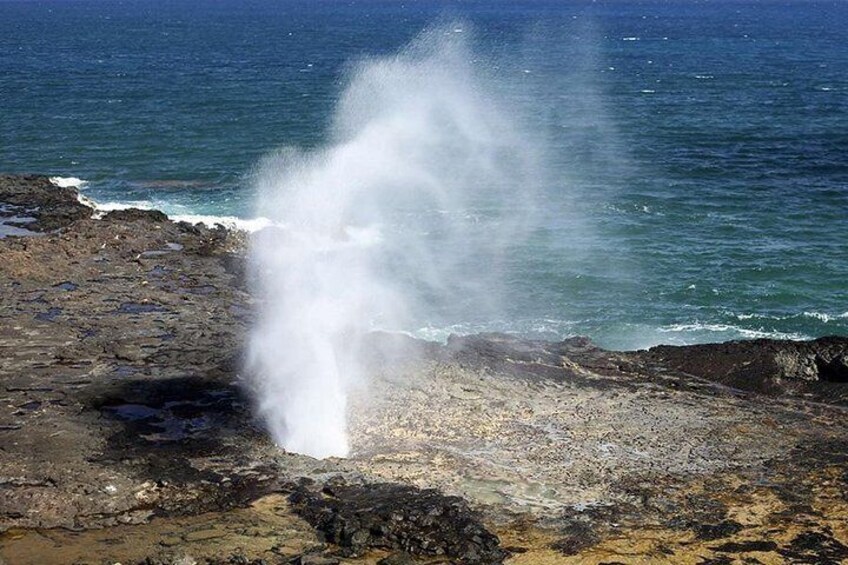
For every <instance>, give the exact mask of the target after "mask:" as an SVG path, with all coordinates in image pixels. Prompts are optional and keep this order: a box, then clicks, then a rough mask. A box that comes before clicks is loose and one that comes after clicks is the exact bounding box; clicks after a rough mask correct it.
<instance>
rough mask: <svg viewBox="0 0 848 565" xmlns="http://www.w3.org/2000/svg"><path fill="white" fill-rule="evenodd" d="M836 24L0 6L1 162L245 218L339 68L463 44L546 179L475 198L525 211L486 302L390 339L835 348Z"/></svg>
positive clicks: (542, 6) (431, 4) (680, 16)
mask: <svg viewBox="0 0 848 565" xmlns="http://www.w3.org/2000/svg"><path fill="white" fill-rule="evenodd" d="M846 26H848V2H844V1H837V2H818V1H799V0H790V1H786V2H784V1H769V0H766V1H759V2H752V1H749V0H734V1H729V0H720V1H694V0H692V1H689V0H680V1H675V2H665V1H656V0H634V1H626V0H614V1H592V2H590V1H586V0H576V1H573V2H564V1H563V2H553V1H545V0H538V1H530V0H522V1H510V2H507V1H497V0H486V1H483V0H479V1H477V0H475V1H451V2H448V1H436V0H432V1H412V0H364V1H347V2H342V1H335V0H323V1H305V0H304V1H291V0H280V1H271V0H249V1H246V2H245V1H235V0H215V1H212V0H210V1H204V2H194V1H188V0H185V1H174V2H153V1H151V0H133V1H113V0H79V1H76V0H46V1H38V0H25V1H9V0H2V1H0V170H2V171H4V172H35V173H45V174H50V175H53V176H56V177H62V178H65V179H72V178H75V179H80V180H81V181H84V182H82V184H81V187H82V193H83V194H84V195H85V196H86V197H88V198H91V199H93V200H95V201H96V202H97V203H98V204H99V205H100V206H101V207H103V208H104V209H109V208H116V207H125V206H141V207H152V208H158V209H161V210H163V211H165V212H166V213H168V214H169V215H172V216H174V217H178V218H186V219H190V220H206V221H216V220H217V221H223V222H226V223H228V224H229V225H238V226H241V227H245V228H247V229H255V228H257V227H259V226H262V225H265V224H266V223H267V221H265V220H263V219H262V218H264V217H265V216H266V212H267V210H264V209H263V208H262V205H261V203H259V204H258V203H257V198H256V194H255V193H256V186H257V178H258V176H261V170H262V163H263V162H265V161H266V160H267V156H268V155H269V154H273V153H274V152H277V151H279V150H280V148H282V147H289V148H298V150H299V151H301V152H306V153H308V152H315V151H321V150H322V148H326V147H327V146H328V145H332V144H333V143H338V140H337V139H334V133H333V132H334V128H335V126H334V122H335V121H338V115H339V103H340V100H341V99H342V98H343V95H344V93H345V91H346V89H347V88H348V87H349V85H350V76H351V74H352V73H355V69H356V68H358V67H357V65H361V64H362V62H363V61H374V60H377V61H380V60H389V59H390V58H391V57H392V56H393V54H395V53H398V52H402V50H403V49H404V46H406V45H408V44H409V43H410V42H411V41H415V40H416V38H417V37H420V36H421V34H422V31H424V30H429V31H428V32H426V33H430V34H431V35H432V34H436V35H438V34H443V35H451V34H453V35H462V36H463V37H464V38H465V39H463V42H464V44H465V45H466V49H467V51H464V52H465V53H467V56H466V59H467V60H466V61H465V63H467V65H468V67H467V69H472V70H473V72H474V73H477V72H479V73H480V74H481V75H483V76H485V77H486V80H485V81H484V82H485V83H486V84H487V85H492V86H491V88H493V89H494V90H495V91H496V95H497V97H498V99H500V100H503V101H506V103H505V104H503V105H502V108H503V109H505V110H504V113H507V114H515V115H514V116H510V119H514V120H516V121H517V122H519V123H520V124H521V125H522V128H523V129H522V131H526V132H529V133H528V135H531V136H532V137H533V142H534V143H535V144H536V145H538V146H539V147H540V149H539V151H538V157H539V159H538V168H539V171H540V175H539V178H541V179H543V182H542V183H541V186H540V188H539V190H534V191H533V192H532V194H531V193H530V192H529V191H527V190H526V187H524V186H520V185H517V186H514V187H513V188H511V192H510V193H506V192H503V191H499V192H497V195H498V198H497V200H496V201H493V202H489V203H487V206H488V208H487V210H488V211H489V212H491V213H492V214H494V215H496V216H498V217H502V216H505V215H508V213H510V212H511V211H513V210H515V209H520V208H522V207H524V206H525V205H526V206H530V204H532V208H533V210H534V211H533V215H532V218H533V220H532V222H530V223H529V224H528V225H526V226H524V227H523V231H522V235H521V237H520V238H518V239H516V241H515V242H514V244H513V245H511V246H510V247H509V248H508V249H507V250H506V251H508V254H507V257H506V260H505V262H504V265H506V268H504V271H503V273H502V275H503V276H502V277H501V284H500V286H499V288H498V293H497V294H498V300H497V303H498V307H497V308H494V309H493V308H486V309H480V308H478V307H476V306H475V302H474V301H473V300H467V299H466V298H467V297H464V298H463V299H462V300H457V301H456V302H459V304H449V307H445V305H444V304H442V305H441V307H440V308H438V309H435V310H433V311H432V312H426V311H424V312H419V313H418V314H417V315H416V316H415V317H414V318H413V319H411V320H408V327H406V328H404V329H406V330H407V331H410V332H412V333H414V334H415V335H419V336H422V337H429V338H434V339H442V338H444V337H445V336H446V335H447V334H449V333H471V332H478V331H504V332H514V333H518V334H521V335H525V336H529V337H539V338H546V339H559V338H563V337H568V336H574V335H585V336H589V337H590V338H592V339H593V340H594V341H595V342H597V343H598V344H600V345H603V346H606V347H611V348H621V349H633V348H642V347H648V346H652V345H655V344H659V343H670V344H686V343H698V342H710V341H722V340H728V339H742V338H757V337H774V338H790V339H803V338H811V337H817V336H823V335H831V334H840V335H848V41H846V40H845V29H846ZM460 68H464V67H460ZM447 74H448V75H449V74H450V73H447ZM440 76H441V75H440ZM434 80H436V79H434ZM445 80H456V81H458V82H459V83H461V82H462V80H463V78H462V77H461V76H458V77H457V76H448V77H447V78H446V79H445ZM425 84H426V82H425ZM435 86H437V85H434V89H433V90H434V92H441V90H440V89H439V88H435ZM420 90H427V87H426V86H425V87H424V88H422V89H420ZM380 100H382V98H381V97H378V98H377V100H375V105H378V104H379V103H380ZM483 100H484V102H482V103H483V104H485V97H484V98H483ZM374 111H375V112H379V111H380V108H379V107H376V108H374ZM434 116H435V118H434V119H439V118H438V116H439V113H438V112H437V113H436V114H434ZM68 182H73V181H68ZM407 212H408V210H407ZM420 212H421V214H422V215H423V216H424V217H426V215H427V213H430V212H433V210H420ZM436 212H438V211H436ZM477 212H479V213H480V214H483V215H485V214H486V213H487V212H486V210H482V211H481V210H477V211H475V210H471V211H469V214H468V216H467V217H468V218H471V219H472V220H473V219H474V218H475V217H476V216H475V214H476V213H477ZM472 223H473V222H472ZM416 225H417V226H419V227H420V226H421V225H422V223H421V222H417V223H416ZM471 232H473V229H472V230H471ZM471 232H469V233H471ZM473 241H474V238H473V237H471V238H470V239H469V243H468V245H469V246H473ZM471 251H473V247H472V248H471ZM465 260H466V261H468V262H470V264H469V265H466V266H465V271H464V272H468V273H473V272H475V271H478V272H479V271H482V270H485V269H486V265H485V264H483V262H482V260H481V264H479V265H477V264H474V254H473V253H470V254H469V257H467V258H466V259H465ZM478 291H480V289H478ZM449 302H450V301H449V300H448V303H449Z"/></svg>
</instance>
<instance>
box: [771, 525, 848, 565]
mask: <svg viewBox="0 0 848 565" xmlns="http://www.w3.org/2000/svg"><path fill="white" fill-rule="evenodd" d="M780 554H781V555H782V556H783V557H785V558H786V559H787V560H788V561H790V562H791V563H809V564H810V565H812V564H822V565H824V564H830V563H832V564H834V565H836V564H839V563H844V562H845V560H846V559H848V547H846V546H845V545H844V544H842V543H841V542H839V540H837V539H835V538H834V537H833V535H832V534H831V533H830V532H829V531H827V532H803V533H801V534H798V535H797V536H796V537H795V538H794V539H793V540H792V542H791V543H790V544H789V547H786V548H783V549H781V550H780Z"/></svg>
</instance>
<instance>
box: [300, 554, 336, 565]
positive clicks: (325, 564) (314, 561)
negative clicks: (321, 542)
mask: <svg viewBox="0 0 848 565" xmlns="http://www.w3.org/2000/svg"><path fill="white" fill-rule="evenodd" d="M289 563H290V564H291V565H339V563H341V561H339V560H338V559H336V558H335V557H326V556H324V555H320V554H314V553H308V554H305V555H298V556H297V557H295V558H293V559H292V560H291V561H289Z"/></svg>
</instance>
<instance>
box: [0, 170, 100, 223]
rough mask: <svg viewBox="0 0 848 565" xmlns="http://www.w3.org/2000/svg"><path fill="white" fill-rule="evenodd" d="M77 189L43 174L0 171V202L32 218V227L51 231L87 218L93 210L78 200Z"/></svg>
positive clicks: (15, 213) (17, 213) (19, 213)
mask: <svg viewBox="0 0 848 565" xmlns="http://www.w3.org/2000/svg"><path fill="white" fill-rule="evenodd" d="M78 196H79V195H78V193H77V191H76V189H74V188H72V187H61V186H56V185H55V184H53V182H51V180H50V178H49V177H46V176H42V175H0V204H3V205H5V206H6V207H9V208H10V209H11V213H12V214H13V215H16V216H27V217H31V218H35V221H33V222H30V223H27V224H26V226H25V227H26V229H27V230H31V231H52V230H56V229H60V228H64V227H67V226H69V225H70V224H72V223H74V222H76V221H77V220H82V219H85V218H90V217H91V215H92V214H93V213H94V210H93V209H92V208H91V207H89V206H86V205H85V204H83V203H81V202H80V201H79V198H78Z"/></svg>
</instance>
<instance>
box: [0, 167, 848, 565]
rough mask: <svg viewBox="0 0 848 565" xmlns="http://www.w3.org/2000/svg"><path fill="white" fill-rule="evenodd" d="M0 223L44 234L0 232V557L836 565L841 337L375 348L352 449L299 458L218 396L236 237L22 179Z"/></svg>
mask: <svg viewBox="0 0 848 565" xmlns="http://www.w3.org/2000/svg"><path fill="white" fill-rule="evenodd" d="M0 204H4V205H5V207H4V208H3V210H4V212H3V213H4V214H5V215H6V217H7V220H8V218H10V217H13V218H16V219H14V220H11V221H10V222H9V223H6V224H5V225H10V226H11V227H15V228H19V229H27V230H28V231H35V230H44V231H45V232H48V233H43V234H42V235H38V236H29V237H9V238H2V239H0V285H2V287H3V288H4V293H3V296H2V302H0V316H2V318H3V319H2V324H0V346H2V351H3V356H4V363H3V368H2V369H0V380H2V382H3V387H4V388H3V390H2V392H3V394H4V400H5V402H4V404H3V407H2V409H0V438H2V440H3V449H2V450H0V485H2V488H3V489H4V491H5V493H6V495H5V496H4V497H2V498H3V500H2V502H0V532H2V533H0V560H6V561H7V562H9V563H49V562H51V555H52V556H53V557H52V559H53V560H54V561H52V562H57V563H58V562H64V561H61V560H63V559H65V557H57V556H56V555H55V553H56V546H57V545H58V546H59V547H62V548H65V549H66V550H67V551H68V552H70V553H68V554H67V555H74V556H76V557H75V558H79V559H81V560H83V561H84V562H86V561H87V562H101V561H103V560H106V559H109V560H113V561H117V560H120V561H121V562H123V563H135V562H138V563H141V562H145V559H147V562H148V563H150V562H153V563H177V562H179V559H183V558H184V557H185V556H189V557H190V558H191V559H193V560H194V561H196V562H199V563H244V562H249V563H259V561H258V560H259V559H264V560H265V561H264V562H266V563H289V562H291V563H298V562H299V563H313V564H315V563H333V562H343V563H377V562H380V560H384V561H382V562H383V563H386V564H390V563H396V564H397V563H439V562H440V563H448V562H449V563H499V562H505V563H509V564H533V563H572V562H573V563H601V562H610V561H621V562H638V560H639V559H642V560H646V559H650V560H654V561H656V562H670V563H693V564H694V563H698V562H701V563H703V562H705V561H703V560H710V559H712V560H713V561H706V562H713V563H720V562H729V561H721V559H729V558H731V557H733V558H739V559H742V558H745V557H748V558H757V559H760V560H761V561H763V562H780V560H785V559H788V560H796V561H799V562H803V560H804V559H807V562H815V563H826V562H834V563H836V562H838V561H839V560H841V559H845V558H848V503H846V501H845V497H844V481H845V476H848V475H846V473H848V466H846V465H848V434H846V432H845V431H844V430H845V429H846V427H845V424H846V423H848V413H846V412H845V408H844V406H845V404H846V402H848V338H846V337H826V338H820V339H818V340H812V341H805V342H795V341H775V340H753V341H734V342H726V343H722V344H709V345H696V346H659V347H656V348H652V349H650V350H646V351H636V352H615V351H607V350H603V349H600V348H598V347H595V346H594V345H593V344H592V343H591V342H590V341H589V340H587V339H585V338H573V339H569V340H565V341H561V342H544V341H532V340H522V339H517V338H513V337H509V336H505V335H502V334H483V335H475V336H462V337H459V336H458V337H452V338H451V339H449V340H448V342H447V343H446V344H443V345H442V344H436V343H432V342H423V341H420V340H414V339H411V338H410V339H406V338H403V337H400V336H387V335H376V336H374V340H375V342H376V345H377V347H375V350H376V351H379V347H378V346H379V341H380V340H398V339H401V340H404V341H405V343H406V345H407V352H408V355H407V356H406V357H404V358H403V359H396V358H383V357H381V356H380V355H378V354H375V355H374V359H373V367H372V369H373V375H372V382H371V386H370V388H368V389H367V390H363V391H361V392H360V393H359V394H358V395H356V397H355V398H354V399H353V403H352V407H351V418H350V419H351V421H350V428H351V435H352V438H353V447H354V450H353V454H352V456H351V457H350V458H348V459H330V460H324V461H316V460H314V459H311V458H308V457H304V456H300V455H297V454H290V453H285V452H283V451H282V450H280V449H278V448H277V447H276V446H274V445H273V444H272V443H271V442H270V441H269V439H268V437H267V434H266V433H265V431H264V430H263V427H262V425H261V423H260V422H258V421H256V419H255V417H254V416H253V414H252V409H251V408H252V399H251V397H250V396H249V394H248V392H247V390H246V389H245V387H244V386H243V384H242V381H241V377H240V374H239V373H240V362H239V358H240V355H241V347H242V339H243V336H244V335H245V332H246V330H247V327H248V325H249V323H250V319H251V312H252V309H253V308H254V307H255V300H254V298H253V297H251V296H250V293H249V291H248V290H247V285H246V284H245V279H244V277H245V273H244V262H243V256H241V255H240V251H239V250H243V249H244V246H245V243H246V240H245V237H246V236H245V235H244V234H239V233H237V232H233V231H232V230H227V229H216V228H208V227H204V226H198V225H191V224H188V223H185V222H181V223H175V222H172V221H170V220H169V219H168V218H167V217H166V216H165V215H164V214H162V213H161V212H156V211H140V210H122V211H113V212H109V213H107V214H105V215H104V216H103V218H102V219H100V220H92V219H90V218H91V215H92V211H91V209H90V208H88V207H86V206H84V205H83V204H80V203H79V201H78V199H77V194H76V191H74V190H73V189H72V188H70V187H64V188H62V187H56V186H55V185H54V184H53V183H50V181H49V179H47V177H39V176H28V177H0ZM6 210H8V214H7V213H6V212H5V211H6ZM24 214H26V215H24ZM22 218H23V219H22ZM30 218H32V219H31V220H30ZM399 485H400V486H399ZM432 489H434V490H432ZM393 516H400V517H401V518H402V519H400V520H396V519H394V518H393ZM428 516H431V518H427V517H428ZM432 516H440V517H441V518H439V519H433V518H432ZM117 537H121V538H125V539H124V541H120V542H115V541H114V540H115V539H116V538H117ZM110 540H112V541H110ZM57 559H59V560H57ZM239 559H241V561H239ZM322 559H323V561H321V560H322ZM386 559H393V561H385V560H386ZM404 559H405V561H404ZM816 559H817V560H816Z"/></svg>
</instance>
